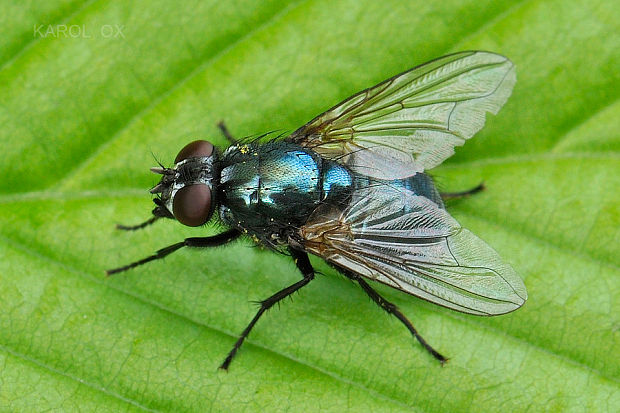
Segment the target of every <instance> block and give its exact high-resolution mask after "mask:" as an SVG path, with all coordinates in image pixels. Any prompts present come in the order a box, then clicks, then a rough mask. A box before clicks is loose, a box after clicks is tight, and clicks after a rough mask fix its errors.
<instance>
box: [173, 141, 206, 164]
mask: <svg viewBox="0 0 620 413" xmlns="http://www.w3.org/2000/svg"><path fill="white" fill-rule="evenodd" d="M212 154H213V144H212V143H211V142H207V141H194V142H192V143H188V144H187V145H185V147H184V148H183V149H181V151H180V152H179V154H178V155H177V157H176V158H175V159H174V163H179V162H181V161H183V160H185V159H188V158H197V157H200V156H211V155H212Z"/></svg>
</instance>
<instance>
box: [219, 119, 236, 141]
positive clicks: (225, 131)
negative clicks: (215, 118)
mask: <svg viewBox="0 0 620 413" xmlns="http://www.w3.org/2000/svg"><path fill="white" fill-rule="evenodd" d="M217 127H218V128H219V130H220V132H222V135H224V137H225V138H226V140H227V141H228V142H230V144H231V145H236V144H238V143H239V142H238V141H237V140H236V139H235V138H233V136H232V135H231V133H230V131H229V130H228V128H227V127H226V124H225V123H224V121H223V120H221V121H219V122H218V124H217Z"/></svg>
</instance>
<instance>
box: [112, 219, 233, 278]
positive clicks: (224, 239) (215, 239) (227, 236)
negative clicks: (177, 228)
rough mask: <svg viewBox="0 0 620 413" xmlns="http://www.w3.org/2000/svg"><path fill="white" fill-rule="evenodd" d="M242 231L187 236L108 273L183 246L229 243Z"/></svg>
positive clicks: (124, 268)
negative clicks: (209, 235) (210, 235)
mask: <svg viewBox="0 0 620 413" xmlns="http://www.w3.org/2000/svg"><path fill="white" fill-rule="evenodd" d="M239 235H241V232H239V231H238V230H236V229H231V230H228V231H225V232H222V233H221V234H217V235H214V236H212V237H195V238H185V240H183V241H181V242H177V243H176V244H172V245H169V246H167V247H165V248H162V249H160V250H159V251H157V252H156V253H155V254H153V255H151V256H149V257H146V258H143V259H141V260H138V261H136V262H132V263H131V264H127V265H124V266H122V267H118V268H114V269H112V270H107V271H106V274H107V275H112V274H117V273H119V272H123V271H127V270H130V269H132V268H135V267H138V266H140V265H142V264H146V263H147V262H151V261H155V260H159V259H162V258H164V257H166V256H167V255H170V254H172V253H173V252H175V251H176V250H178V249H181V248H183V247H192V248H207V247H216V246H218V245H223V244H226V243H229V242H231V241H233V240H234V239H236V238H237V237H239Z"/></svg>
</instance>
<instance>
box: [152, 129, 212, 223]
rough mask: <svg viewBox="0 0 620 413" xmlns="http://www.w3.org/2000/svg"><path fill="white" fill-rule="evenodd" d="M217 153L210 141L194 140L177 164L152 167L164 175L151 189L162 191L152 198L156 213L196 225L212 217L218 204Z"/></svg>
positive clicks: (176, 159)
mask: <svg viewBox="0 0 620 413" xmlns="http://www.w3.org/2000/svg"><path fill="white" fill-rule="evenodd" d="M216 157H217V152H216V151H215V148H214V147H213V144H211V143H210V142H207V141H202V140H198V141H194V142H192V143H190V144H188V145H186V146H185V147H184V148H183V149H181V151H180V152H179V154H178V155H177V157H176V158H175V160H174V167H172V168H163V167H155V168H151V171H152V172H154V173H157V174H161V175H163V176H162V178H161V181H160V182H159V183H158V184H157V185H156V186H155V187H154V188H153V189H151V193H152V194H159V196H158V197H157V198H155V199H154V200H153V201H154V202H155V205H157V207H155V209H153V215H155V216H156V217H161V218H173V219H176V220H177V221H179V222H180V223H181V224H183V225H187V226H190V227H197V226H200V225H203V224H205V223H206V222H207V221H209V218H211V215H212V214H213V209H214V206H215V202H214V201H215V200H214V192H213V175H214V172H213V165H214V163H215V161H216Z"/></svg>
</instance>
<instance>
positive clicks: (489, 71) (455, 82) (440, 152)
mask: <svg viewBox="0 0 620 413" xmlns="http://www.w3.org/2000/svg"><path fill="white" fill-rule="evenodd" d="M515 82H516V75H515V69H514V64H513V63H512V62H511V61H510V60H508V58H506V57H504V56H501V55H498V54H494V53H488V52H476V51H473V52H461V53H456V54H452V55H449V56H444V57H441V58H439V59H436V60H433V61H431V62H429V63H426V64H424V65H421V66H418V67H417V68H414V69H411V70H409V71H407V72H404V73H401V74H400V75H397V76H394V77H393V78H391V79H388V80H386V81H384V82H382V83H379V84H378V85H377V86H374V87H372V88H369V89H366V90H364V91H362V92H360V93H358V94H356V95H354V96H352V97H350V98H349V99H347V100H345V101H344V102H342V103H340V104H338V105H336V106H334V107H333V108H331V109H329V110H328V111H327V112H325V113H323V114H321V115H319V116H317V117H316V118H315V119H313V120H312V121H310V122H309V123H308V124H306V125H304V126H303V127H301V128H299V129H298V130H297V131H295V132H293V134H291V136H289V137H288V139H289V140H290V141H293V142H296V143H299V144H301V145H303V146H306V147H310V148H312V149H313V150H315V151H317V152H318V153H320V154H321V155H322V156H323V157H326V158H330V159H337V160H338V161H339V162H341V163H342V164H345V165H347V166H349V167H350V168H351V169H353V170H355V171H356V172H358V173H361V174H364V175H368V176H372V177H376V178H380V179H400V178H405V177H408V176H411V175H414V174H415V173H416V172H422V171H424V170H427V169H430V168H433V167H435V166H437V165H439V164H440V163H441V162H443V161H444V160H445V159H446V158H448V157H450V156H451V155H452V154H454V147H455V146H460V145H463V143H465V140H467V139H469V138H471V137H472V136H473V135H474V134H475V133H476V132H478V131H479V130H480V129H481V128H482V127H483V126H484V122H485V116H486V112H491V113H493V114H497V112H498V111H499V109H500V108H501V107H502V106H503V105H504V103H505V102H506V100H507V99H508V97H509V96H510V94H511V93H512V88H513V86H514V84H515Z"/></svg>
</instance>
